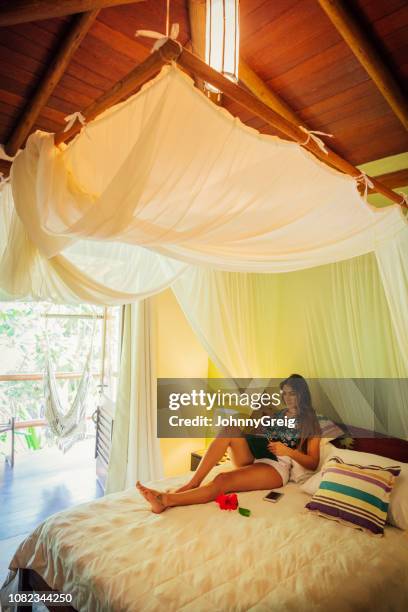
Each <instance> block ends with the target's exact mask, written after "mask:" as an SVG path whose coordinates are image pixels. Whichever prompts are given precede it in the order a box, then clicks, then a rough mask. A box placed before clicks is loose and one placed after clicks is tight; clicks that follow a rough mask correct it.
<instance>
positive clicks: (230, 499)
mask: <svg viewBox="0 0 408 612" xmlns="http://www.w3.org/2000/svg"><path fill="white" fill-rule="evenodd" d="M215 501H216V502H217V504H218V505H219V507H220V508H221V510H236V509H237V508H238V497H237V495H236V493H229V494H228V495H224V494H223V493H221V495H218V497H217V498H216V499H215Z"/></svg>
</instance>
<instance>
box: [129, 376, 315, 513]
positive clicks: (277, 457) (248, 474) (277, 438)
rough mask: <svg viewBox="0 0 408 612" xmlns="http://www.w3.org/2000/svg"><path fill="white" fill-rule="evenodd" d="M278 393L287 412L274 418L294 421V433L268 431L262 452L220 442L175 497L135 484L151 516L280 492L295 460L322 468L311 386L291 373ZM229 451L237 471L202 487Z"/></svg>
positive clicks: (235, 440)
mask: <svg viewBox="0 0 408 612" xmlns="http://www.w3.org/2000/svg"><path fill="white" fill-rule="evenodd" d="M280 389H281V395H282V399H283V402H284V404H285V408H284V409H283V410H282V411H281V412H280V413H279V414H278V415H276V416H277V417H283V416H287V417H288V418H295V421H296V427H295V428H294V429H289V428H277V427H276V428H274V429H273V430H269V431H266V432H265V433H266V438H267V439H268V440H269V442H268V443H267V444H265V440H264V443H263V444H262V445H261V447H263V448H264V450H263V451H262V450H261V451H260V450H259V446H260V445H257V444H256V443H254V440H253V438H254V437H253V436H248V437H247V438H245V437H230V438H228V437H225V438H221V437H220V438H216V439H215V440H213V442H212V443H211V444H210V446H209V447H208V450H207V452H206V454H205V455H204V457H203V458H202V460H201V462H200V465H199V466H198V468H197V470H196V472H195V473H194V476H193V477H192V479H191V480H190V481H189V482H188V483H187V484H186V485H184V486H183V487H181V488H180V489H178V490H177V491H175V492H174V493H172V492H165V493H163V492H160V491H155V490H154V489H149V488H148V487H145V486H143V485H142V484H141V483H140V482H137V484H136V486H137V488H138V490H139V491H140V493H141V494H142V495H143V496H144V498H145V499H146V500H147V501H148V502H149V503H150V505H151V508H152V511H153V512H155V513H160V512H163V510H165V509H166V508H170V507H173V506H187V505H190V504H204V503H206V502H209V501H213V500H215V498H216V497H217V496H218V495H219V494H220V493H229V492H232V491H235V492H236V491H255V490H262V489H275V488H277V487H282V486H283V485H284V484H286V483H287V482H288V480H289V473H290V466H291V462H292V460H293V461H296V462H297V463H299V464H300V465H301V466H302V467H304V468H305V469H307V470H315V469H316V468H317V466H318V463H319V447H320V444H319V442H320V437H319V434H320V427H319V423H318V420H317V417H316V415H315V412H314V410H313V407H312V400H311V396H310V391H309V387H308V386H307V382H306V381H305V379H304V378H303V377H302V376H300V375H299V374H292V375H291V376H289V378H287V379H286V380H284V381H283V382H282V383H281V384H280ZM228 448H229V449H230V452H231V458H232V461H233V463H234V464H235V466H236V468H237V469H235V470H231V471H228V472H224V473H221V474H218V475H217V476H215V478H214V480H212V481H211V482H209V483H208V484H205V485H202V486H201V483H202V481H203V480H204V478H205V477H206V476H207V474H208V472H209V471H210V470H211V469H212V468H213V467H214V466H215V465H216V464H217V463H218V461H219V460H220V459H221V458H222V457H223V456H224V454H225V452H226V450H227V449H228ZM266 449H267V450H266ZM268 451H269V452H268Z"/></svg>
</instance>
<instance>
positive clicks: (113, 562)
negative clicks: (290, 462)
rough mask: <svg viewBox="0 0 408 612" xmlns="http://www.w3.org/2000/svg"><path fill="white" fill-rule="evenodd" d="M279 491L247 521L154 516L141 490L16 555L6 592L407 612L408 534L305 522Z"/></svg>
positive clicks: (247, 497) (244, 498)
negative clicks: (36, 582)
mask: <svg viewBox="0 0 408 612" xmlns="http://www.w3.org/2000/svg"><path fill="white" fill-rule="evenodd" d="M225 469H226V468H225V465H224V466H219V467H217V468H214V471H213V473H212V475H214V473H216V472H217V471H219V470H225ZM185 479H186V477H184V478H176V479H167V480H165V481H161V482H159V483H156V484H157V486H158V488H159V487H160V488H166V487H168V486H175V485H178V484H180V483H182V482H184V481H185ZM283 492H284V497H283V498H282V499H281V500H280V501H279V502H278V503H276V504H271V503H267V502H265V501H263V499H262V498H263V496H264V494H265V493H264V492H262V491H257V492H249V493H241V494H240V495H239V501H240V504H241V505H242V506H244V507H246V508H250V510H251V512H252V515H251V517H249V518H246V517H243V516H241V515H239V514H238V513H237V512H228V511H221V510H220V509H219V508H218V506H217V505H216V504H215V503H210V504H206V505H202V506H190V507H183V508H173V509H170V510H167V511H166V512H164V513H163V514H160V515H154V514H152V513H151V512H150V511H149V510H148V507H147V504H146V502H145V501H144V500H143V499H142V498H141V496H140V495H139V494H138V492H137V491H136V490H127V491H125V492H122V493H119V494H114V495H108V496H106V497H105V498H102V499H99V500H97V501H93V502H91V503H87V504H84V505H81V506H77V507H75V508H73V509H70V510H67V511H64V512H61V513H59V514H56V515H54V516H52V517H50V518H49V519H47V520H46V521H45V522H44V523H42V524H41V525H40V526H39V527H38V528H37V529H36V530H35V531H34V532H33V533H32V534H31V535H30V536H29V537H28V538H27V539H26V540H25V541H24V542H23V543H22V544H21V545H20V547H19V548H18V550H17V551H16V553H15V555H14V557H13V559H12V561H11V563H10V573H9V577H8V579H7V580H6V584H7V587H6V588H5V589H4V590H3V593H6V591H7V590H8V591H11V590H12V589H17V588H18V579H19V573H18V570H19V569H20V572H21V568H28V569H29V570H30V574H29V575H31V578H33V577H34V578H37V579H40V586H41V584H46V585H49V587H51V588H53V589H55V590H58V591H60V592H65V593H71V594H72V596H73V601H72V604H71V605H72V606H73V609H75V610H78V611H80V612H91V611H92V612H102V611H103V612H108V611H110V612H130V611H132V612H135V611H138V610H143V612H153V611H158V610H163V609H165V610H169V611H173V610H174V611H176V610H177V611H178V610H183V611H185V612H187V611H191V612H200V611H201V610H203V611H204V610H209V609H210V610H214V611H220V612H223V611H227V610H228V611H229V612H230V611H241V610H242V611H243V610H254V611H255V610H256V611H262V610H265V611H271V610H276V611H279V612H280V611H283V610H285V611H292V610H293V611H294V612H295V611H296V612H297V611H298V610H299V609H301V610H302V612H304V611H306V612H307V611H309V610H310V611H312V610H313V611H320V610H321V611H322V612H323V611H326V610H328V609H330V610H334V611H336V610H339V611H340V610H341V611H342V612H347V611H348V610H350V611H353V612H354V611H363V610H364V611H368V610H374V609H375V610H376V612H380V611H382V610H384V611H385V610H387V611H390V610H392V611H395V612H399V611H402V610H406V609H408V533H407V532H404V531H401V530H399V529H396V528H395V527H391V526H388V527H387V528H386V531H385V537H383V538H375V537H372V536H369V535H367V534H366V533H363V532H360V531H357V530H354V529H352V528H350V527H347V526H344V525H341V524H339V523H336V522H333V521H329V520H326V519H324V518H321V517H317V516H315V515H313V514H311V513H307V512H306V511H305V510H304V505H305V503H306V502H307V501H308V496H307V495H306V494H305V493H303V492H302V491H301V490H300V488H299V486H298V485H296V484H295V483H288V485H286V486H285V487H284V488H283ZM23 575H24V574H23ZM25 575H27V573H26V574H25ZM41 581H44V582H43V583H42V582H41ZM20 588H21V582H20ZM6 609H7V608H6ZM24 609H25V610H27V608H24ZM58 609H59V610H61V608H58ZM71 609H72V608H71Z"/></svg>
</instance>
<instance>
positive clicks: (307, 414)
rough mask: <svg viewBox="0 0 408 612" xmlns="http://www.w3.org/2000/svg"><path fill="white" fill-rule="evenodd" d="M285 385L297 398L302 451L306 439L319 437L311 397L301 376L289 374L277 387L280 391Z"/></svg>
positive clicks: (318, 427) (317, 422)
mask: <svg viewBox="0 0 408 612" xmlns="http://www.w3.org/2000/svg"><path fill="white" fill-rule="evenodd" d="M285 385H287V386H288V387H291V389H293V391H294V392H295V393H296V396H297V405H298V414H297V421H298V427H299V429H300V448H301V449H302V450H303V449H304V447H305V446H306V444H307V440H308V438H313V437H318V436H320V434H321V431H320V425H319V421H318V418H317V416H316V413H315V411H314V408H313V405H312V396H311V395H310V389H309V386H308V384H307V382H306V381H305V379H304V378H303V376H301V375H300V374H291V375H290V376H289V377H288V378H286V379H285V380H283V381H282V382H281V383H280V385H279V387H280V390H281V391H282V390H283V387H284V386H285Z"/></svg>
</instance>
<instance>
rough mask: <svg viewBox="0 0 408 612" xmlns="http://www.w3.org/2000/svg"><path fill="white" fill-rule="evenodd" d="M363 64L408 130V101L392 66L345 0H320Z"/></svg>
mask: <svg viewBox="0 0 408 612" xmlns="http://www.w3.org/2000/svg"><path fill="white" fill-rule="evenodd" d="M318 2H319V4H320V6H321V7H322V9H323V10H324V12H325V13H326V15H327V16H328V17H329V19H330V21H331V22H332V23H333V25H334V26H335V28H336V29H337V30H338V32H339V33H340V34H341V36H342V37H343V38H344V40H345V42H346V43H347V45H348V46H349V47H350V49H351V51H352V52H353V53H354V55H355V56H356V57H357V59H358V61H359V62H360V64H361V65H362V66H363V68H364V69H365V70H366V71H367V72H368V74H369V75H370V77H371V79H372V80H373V81H374V83H375V84H376V86H377V87H378V89H379V90H380V92H381V93H382V95H383V96H384V98H385V99H386V100H387V102H388V104H389V105H390V107H391V108H392V110H393V111H394V113H395V114H396V116H397V117H398V119H399V120H400V121H401V123H402V125H403V126H404V127H405V129H408V103H407V100H406V98H405V97H404V94H403V92H402V91H401V88H400V87H399V85H398V83H397V81H396V80H395V78H394V76H393V74H392V73H391V71H390V69H389V68H388V67H387V65H386V63H385V62H384V60H383V58H382V57H381V54H380V53H379V52H378V50H377V49H376V47H375V45H374V44H373V43H372V42H371V41H370V39H369V38H368V37H367V34H366V33H365V32H364V29H363V28H362V27H361V26H360V24H359V23H358V22H357V21H356V19H355V17H354V15H353V14H352V12H351V11H350V6H349V4H347V3H346V2H345V1H344V0H318Z"/></svg>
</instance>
